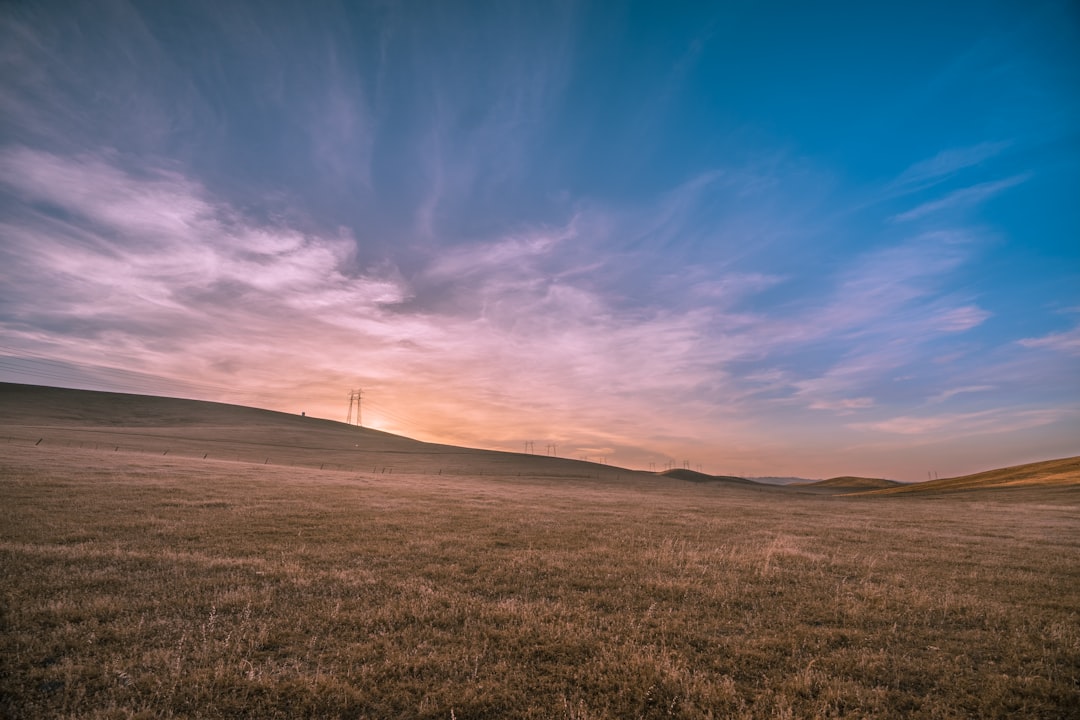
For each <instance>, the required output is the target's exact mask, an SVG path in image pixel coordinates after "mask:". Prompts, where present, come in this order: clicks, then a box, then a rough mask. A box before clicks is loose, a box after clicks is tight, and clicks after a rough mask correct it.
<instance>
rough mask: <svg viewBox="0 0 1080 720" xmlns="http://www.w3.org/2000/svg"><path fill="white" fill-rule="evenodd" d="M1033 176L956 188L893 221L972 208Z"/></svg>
mask: <svg viewBox="0 0 1080 720" xmlns="http://www.w3.org/2000/svg"><path fill="white" fill-rule="evenodd" d="M1031 177H1032V175H1031V173H1022V174H1020V175H1013V176H1012V177H1008V178H1005V179H1004V180H994V181H991V182H984V183H979V184H977V185H972V186H971V187H966V188H961V189H960V190H954V191H953V192H950V193H949V194H947V195H945V196H944V197H941V198H938V199H936V200H930V201H928V202H925V203H923V204H922V205H918V206H916V207H914V208H912V209H911V210H907V211H905V212H902V213H899V214H898V215H894V216H893V217H892V218H891V220H892V221H893V222H911V221H913V220H919V219H922V218H924V217H927V216H929V215H933V214H936V213H940V212H944V211H946V210H954V209H964V208H970V207H972V206H974V205H978V204H979V203H982V202H985V201H986V200H989V199H990V198H992V197H994V196H995V195H998V194H1000V193H1002V192H1003V191H1005V190H1008V189H1009V188H1011V187H1015V186H1016V185H1020V184H1021V183H1024V182H1027V181H1028V180H1030V179H1031Z"/></svg>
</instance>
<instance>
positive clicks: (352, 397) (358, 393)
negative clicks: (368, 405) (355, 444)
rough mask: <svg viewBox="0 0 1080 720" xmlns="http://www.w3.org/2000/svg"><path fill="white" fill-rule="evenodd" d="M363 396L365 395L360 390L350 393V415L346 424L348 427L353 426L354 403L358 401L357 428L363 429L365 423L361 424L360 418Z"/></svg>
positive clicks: (346, 419) (347, 416)
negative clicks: (361, 398)
mask: <svg viewBox="0 0 1080 720" xmlns="http://www.w3.org/2000/svg"><path fill="white" fill-rule="evenodd" d="M362 395H363V392H362V391H360V390H350V391H349V414H348V415H346V416H345V424H346V425H352V424H353V414H352V409H353V401H354V400H355V401H356V426H357V427H361V426H362V425H363V422H361V416H360V397H361V396H362Z"/></svg>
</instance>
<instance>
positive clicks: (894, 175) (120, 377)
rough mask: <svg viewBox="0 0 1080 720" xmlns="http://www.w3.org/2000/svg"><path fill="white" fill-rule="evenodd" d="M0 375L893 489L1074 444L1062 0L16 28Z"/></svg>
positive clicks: (470, 9) (2, 194)
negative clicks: (358, 412) (846, 478)
mask: <svg viewBox="0 0 1080 720" xmlns="http://www.w3.org/2000/svg"><path fill="white" fill-rule="evenodd" d="M0 48H3V49H2V50H0V62H2V63H3V69H2V71H0V267H2V268H3V271H2V272H3V275H2V284H0V333H2V334H0V337H2V341H0V380H9V381H15V382H39V383H43V384H58V385H69V386H78V387H89V388H99V389H115V390H122V391H135V392H152V393H159V394H169V395H184V396H193V397H201V398H206V399H215V400H224V401H230V402H241V403H245V404H255V405H259V406H263V407H271V408H274V409H282V410H290V411H297V412H298V411H300V410H306V411H307V412H308V413H309V414H313V415H318V416H323V417H331V418H338V419H344V415H345V411H346V409H347V405H348V401H347V399H346V398H347V392H348V390H349V389H351V388H353V387H362V388H363V389H364V392H365V396H364V397H365V405H364V408H365V421H366V423H367V424H370V425H373V426H376V427H380V428H383V429H386V430H390V431H393V432H400V433H403V434H407V435H411V436H414V437H420V438H422V439H430V440H441V441H446V442H453V443H460V444H467V445H473V446H480V447H491V448H499V449H510V450H518V449H522V448H523V447H524V443H525V442H526V441H532V442H533V443H534V444H535V446H536V447H538V448H539V447H546V446H547V445H548V444H549V443H550V444H557V445H558V446H559V448H560V454H567V455H571V456H575V457H591V458H599V457H605V458H607V461H608V462H612V463H618V464H622V465H628V466H634V467H648V466H649V464H650V463H653V464H655V465H656V466H657V467H662V466H663V465H664V464H665V463H668V462H675V463H677V464H679V465H681V464H682V463H683V462H684V461H688V462H690V463H691V465H692V466H694V467H696V466H698V465H700V466H701V467H702V468H703V469H705V470H708V471H712V472H717V473H741V474H750V475H769V474H797V475H803V476H811V477H821V476H828V475H836V474H864V475H878V476H888V477H896V478H900V479H907V480H917V479H920V478H925V477H926V473H927V472H928V471H934V472H938V473H939V474H940V475H941V476H945V475H952V474H959V473H963V472H971V471H976V470H980V469H985V468H989V467H993V466H999V465H1004V464H1012V463H1019V462H1023V461H1028V460H1038V459H1045V458H1049V457H1059V456H1065V455H1074V454H1077V453H1080V441H1078V439H1077V438H1080V203H1078V202H1077V199H1076V198H1077V197H1080V192H1078V188H1080V11H1078V10H1077V7H1076V5H1075V3H1070V2H1064V1H1062V2H999V3H987V2H979V3H963V2H954V3H910V2H905V3H895V4H891V5H885V4H881V3H819V4H806V3H750V2H745V3H700V4H694V3H684V4H679V6H678V7H675V8H674V9H673V7H672V6H668V5H663V4H657V3H637V4H634V3H627V4H619V3H614V2H604V3H592V4H590V3H584V2H565V3H558V2H553V3H515V2H491V3H466V2H450V3H408V2H392V1H384V2H373V3H360V2H358V3H344V4H335V3H250V4H248V3H238V2H226V3H221V2H215V3H210V2H207V3H200V2H184V3H158V2H147V3H125V2H108V3H66V2H65V3H34V2H20V3H9V4H6V5H5V6H4V7H3V9H0Z"/></svg>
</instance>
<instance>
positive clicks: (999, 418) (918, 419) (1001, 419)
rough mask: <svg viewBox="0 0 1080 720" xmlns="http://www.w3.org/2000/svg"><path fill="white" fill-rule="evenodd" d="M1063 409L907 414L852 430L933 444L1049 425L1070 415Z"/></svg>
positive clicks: (860, 425) (868, 423)
mask: <svg viewBox="0 0 1080 720" xmlns="http://www.w3.org/2000/svg"><path fill="white" fill-rule="evenodd" d="M1072 414H1074V413H1071V412H1070V411H1068V410H1065V409H1057V408H1055V409H1045V410H1021V411H1015V410H1012V409H1008V408H997V409H992V410H982V411H979V412H970V413H947V414H935V415H922V416H918V415H907V416H900V417H894V418H890V419H888V420H882V421H877V422H867V423H853V424H851V426H850V427H852V428H853V429H856V430H870V431H874V432H879V433H886V434H892V435H908V436H929V437H930V438H931V439H932V440H933V441H935V442H939V441H944V440H946V439H948V438H957V437H964V436H969V435H981V434H989V433H1007V432H1015V431H1018V430H1026V429H1029V428H1034V427H1039V426H1042V425H1049V424H1051V423H1054V422H1057V421H1059V420H1061V419H1062V418H1063V417H1066V416H1069V415H1072Z"/></svg>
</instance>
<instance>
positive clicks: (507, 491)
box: [0, 443, 1080, 719]
mask: <svg viewBox="0 0 1080 720" xmlns="http://www.w3.org/2000/svg"><path fill="white" fill-rule="evenodd" d="M0 477H2V481H0V482H2V485H0V500H2V503H3V507H4V515H3V521H2V524H0V558H2V559H0V573H2V577H3V583H2V587H3V590H2V632H0V658H3V663H4V668H3V673H2V675H0V711H2V712H3V714H4V715H5V716H6V717H13V718H15V717H20V718H23V717H25V718H37V717H41V718H64V717H70V718H112V717H146V718H151V717H154V718H156V717H207V718H212V717H222V718H224V717H251V718H273V717H280V718H295V717H312V718H314V717H349V718H363V717H369V718H376V717H384V718H390V717H417V718H462V719H464V718H497V717H522V718H524V717H536V718H540V717H544V718H547V717H562V718H631V717H683V718H707V717H718V718H719V717H762V718H766V717H768V718H774V717H1045V718H1062V717H1070V716H1076V715H1077V708H1080V623H1078V622H1077V612H1078V610H1080V532H1078V530H1080V508H1078V506H1077V504H1076V503H1075V502H1074V501H1073V498H1072V496H1062V495H1059V494H1049V495H1046V496H1045V497H1042V496H1035V495H1030V494H1028V495H1026V496H1024V497H1013V496H1002V495H994V496H991V497H990V498H989V499H985V498H981V499H972V498H967V499H958V498H951V497H946V498H940V497H934V498H906V497H896V498H892V497H889V498H878V497H874V498H855V499H851V498H839V497H827V496H826V497H823V496H818V495H803V494H798V493H793V492H792V493H782V494H778V493H775V492H762V491H759V490H756V489H753V488H738V487H731V486H710V485H700V484H693V483H673V482H672V481H670V480H640V479H631V480H623V481H622V482H616V481H614V480H612V481H604V480H589V479H577V480H575V479H566V478H561V479H560V478H550V477H518V476H516V475H515V476H513V477H506V478H499V477H484V478H470V477H464V476H454V477H447V476H438V475H430V474H429V475H425V474H401V473H399V474H395V475H393V476H391V475H387V474H383V473H379V474H372V473H355V472H340V471H319V470H315V469H296V468H286V467H277V466H261V465H257V464H249V463H235V462H224V461H214V460H202V459H201V458H170V457H168V456H164V457H162V456H156V455H149V454H145V453H144V454H138V453H125V452H123V451H121V452H116V451H112V452H109V451H104V450H100V449H98V450H93V449H78V448H64V449H57V448H55V447H53V448H49V447H44V446H33V445H31V444H28V443H9V444H7V445H4V446H0Z"/></svg>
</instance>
